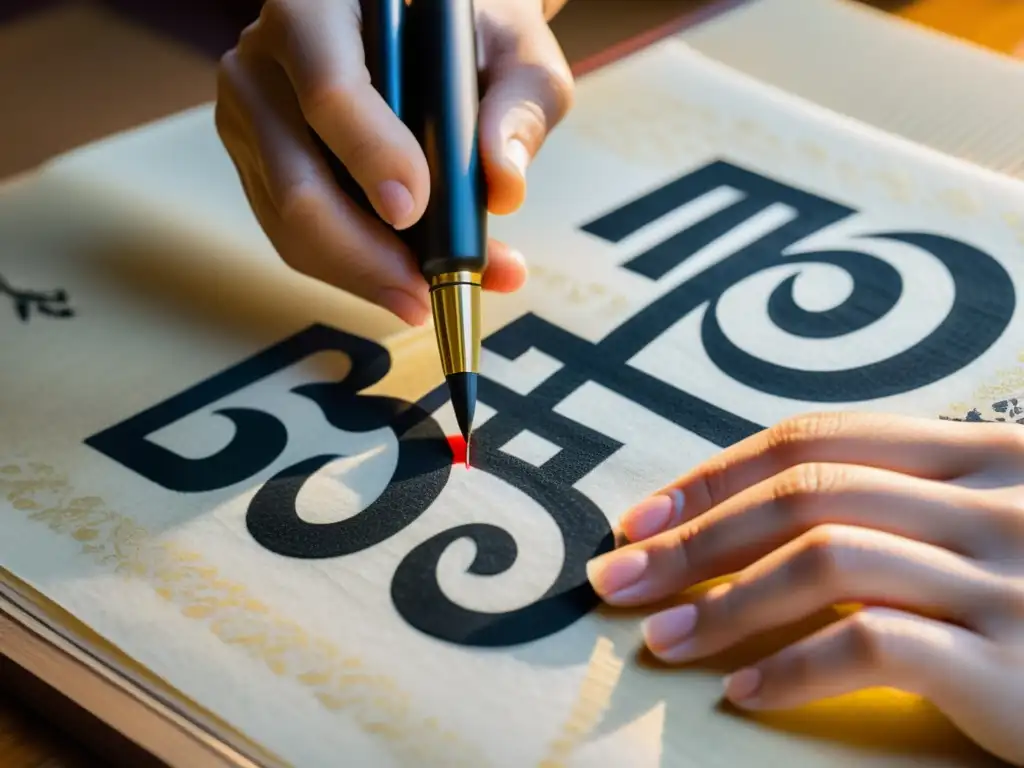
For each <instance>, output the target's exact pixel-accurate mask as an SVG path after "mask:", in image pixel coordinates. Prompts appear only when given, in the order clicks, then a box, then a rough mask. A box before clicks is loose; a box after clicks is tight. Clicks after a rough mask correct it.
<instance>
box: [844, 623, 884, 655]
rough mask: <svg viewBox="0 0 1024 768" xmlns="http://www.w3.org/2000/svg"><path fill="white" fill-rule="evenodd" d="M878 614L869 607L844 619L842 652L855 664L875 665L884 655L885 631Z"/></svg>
mask: <svg viewBox="0 0 1024 768" xmlns="http://www.w3.org/2000/svg"><path fill="white" fill-rule="evenodd" d="M882 624H883V622H882V620H881V618H880V616H879V614H878V613H877V612H875V611H873V610H872V609H870V608H865V609H863V610H860V611H857V613H855V614H853V615H852V616H850V617H849V619H847V621H846V627H845V631H844V632H843V638H842V639H843V649H842V650H843V653H844V655H845V656H846V657H847V658H849V659H852V660H853V661H854V662H855V663H856V664H858V665H860V666H864V667H870V666H876V665H879V664H880V663H881V662H882V659H883V658H884V657H885V631H884V628H883V626H882Z"/></svg>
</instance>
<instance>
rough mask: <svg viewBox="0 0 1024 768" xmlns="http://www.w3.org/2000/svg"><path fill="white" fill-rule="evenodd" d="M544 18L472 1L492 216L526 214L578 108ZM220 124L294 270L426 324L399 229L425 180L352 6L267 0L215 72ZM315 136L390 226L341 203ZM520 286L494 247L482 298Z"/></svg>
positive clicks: (423, 292) (520, 6) (531, 5)
mask: <svg viewBox="0 0 1024 768" xmlns="http://www.w3.org/2000/svg"><path fill="white" fill-rule="evenodd" d="M543 5H544V4H543V2H542V0H477V1H476V7H477V24H478V30H479V37H480V42H481V44H482V49H481V51H480V53H481V54H482V57H481V58H482V59H483V62H484V71H483V73H482V77H481V82H482V83H486V85H487V88H486V93H485V95H484V98H483V101H482V102H481V105H480V149H481V159H482V162H483V165H484V170H485V173H486V177H487V185H488V208H489V209H490V211H491V212H493V213H499V214H501V213H511V212H512V211H514V210H516V209H517V208H518V207H519V206H520V205H521V204H522V202H523V199H524V198H525V192H526V179H525V173H526V167H527V165H528V164H529V162H530V160H531V159H532V157H533V156H534V155H535V154H536V152H537V150H538V149H540V146H541V144H542V143H543V141H544V139H545V137H546V135H547V133H548V132H549V131H550V130H551V129H552V128H553V127H554V126H555V125H556V124H557V123H558V122H559V121H560V120H561V119H562V117H563V116H564V115H565V113H566V112H567V111H568V109H569V107H570V105H571V102H572V88H573V80H572V75H571V73H570V71H569V66H568V64H567V63H566V61H565V58H564V56H563V55H562V52H561V49H560V48H559V46H558V43H557V42H556V40H555V37H554V35H553V34H552V32H551V30H550V29H549V27H548V25H547V20H546V18H545V15H544V8H543ZM555 5H557V6H560V5H561V3H559V2H557V0H556V2H555ZM216 121H217V130H218V133H219V134H220V137H221V140H222V141H223V143H224V145H225V147H226V148H227V150H228V153H229V154H230V156H231V159H232V161H233V162H234V164H235V167H236V169H237V170H238V174H239V177H240V178H241V182H242V186H243V187H244V189H245V193H246V196H247V197H248V199H249V204H250V205H251V206H252V209H253V212H254V213H255V214H256V218H257V220H258V221H259V223H260V226H261V227H262V228H263V230H264V232H265V233H266V234H267V237H268V238H269V239H270V241H271V243H272V244H273V246H274V248H275V249H276V250H277V252H278V253H279V254H280V255H281V258H282V259H284V261H285V262H286V263H287V264H289V265H290V266H291V267H292V268H293V269H296V270H298V271H299V272H302V273H304V274H306V275H309V276H310V277H313V278H316V279H319V280H322V281H324V282H326V283H330V284H332V285H335V286H337V287H338V288H341V289H343V290H346V291H349V292H350V293H353V294H356V295H358V296H361V297H362V298H364V299H367V300H368V301H371V302H373V303H375V304H378V305H380V306H382V307H384V308H385V309H387V310H390V311H391V312H392V313H394V314H395V315H397V316H398V317H400V318H401V319H403V320H405V321H406V322H407V323H410V324H413V325H419V324H422V323H424V322H425V321H426V320H427V318H428V317H429V316H430V304H429V298H428V287H427V284H426V281H425V280H424V279H423V277H422V276H421V275H420V273H419V270H418V268H417V266H416V262H415V260H414V258H413V257H412V254H410V253H409V252H408V250H407V249H406V248H405V246H404V245H403V244H402V242H401V241H400V239H399V238H398V236H397V235H396V234H395V231H394V230H402V229H406V228H408V227H410V226H412V225H413V224H415V223H416V221H418V220H419V218H420V217H421V216H422V215H423V212H424V209H425V208H426V205H427V198H428V196H429V194H430V176H429V172H428V169H427V163H426V159H425V157H424V155H423V152H422V150H421V149H420V147H419V145H418V144H417V143H416V140H415V139H414V137H413V135H412V133H411V132H410V131H409V130H408V129H407V128H406V127H405V125H403V124H402V122H401V121H400V120H399V119H398V118H397V117H396V116H395V114H394V113H393V112H392V111H391V110H390V109H389V108H388V106H387V104H386V103H385V102H384V100H383V99H382V98H381V97H380V95H379V94H378V93H377V92H376V90H374V88H373V87H372V85H371V84H370V80H369V75H368V73H367V70H366V65H365V57H364V52H363V45H362V38H361V32H360V10H359V2H358V0H267V2H266V3H265V4H264V5H263V10H262V12H261V14H260V17H259V19H258V20H257V21H256V22H255V23H253V24H252V25H250V26H249V27H247V28H246V30H245V31H244V32H243V33H242V36H241V39H240V41H239V43H238V46H237V47H236V48H234V49H233V50H231V51H229V52H228V53H227V54H226V55H225V56H224V58H223V59H222V61H221V66H220V70H219V78H218V94H217V107H216ZM309 127H312V128H313V129H314V130H315V131H316V132H317V133H318V134H319V135H320V136H321V137H322V138H323V140H324V142H325V143H326V144H327V145H328V146H329V147H330V148H331V150H332V151H333V152H334V153H335V154H336V155H337V156H338V158H339V160H341V162H342V163H343V164H344V165H345V167H346V168H347V169H348V171H349V173H351V174H352V176H353V178H354V179H355V181H356V182H357V183H358V184H359V185H360V187H361V188H362V189H363V190H364V191H365V192H366V195H367V197H368V199H369V200H370V202H371V204H372V205H373V207H374V208H375V210H376V211H377V213H378V214H379V215H380V217H381V219H383V220H384V221H385V222H388V223H389V224H390V226H387V225H385V224H383V223H381V221H379V220H376V219H374V218H373V217H371V216H368V215H367V214H366V213H365V212H364V211H362V210H361V209H360V208H359V207H358V206H357V205H356V204H355V203H354V202H352V201H351V200H349V199H348V198H347V197H345V196H344V195H343V194H342V193H341V191H340V190H339V189H338V187H337V184H336V183H335V181H334V180H333V179H332V177H331V176H330V174H329V172H328V170H327V166H326V164H325V163H324V161H323V159H322V158H321V156H320V155H319V153H318V151H317V149H316V147H315V145H314V144H313V141H312V139H311V137H310V135H309V130H308V128H309ZM392 228H393V229H392ZM525 279H526V264H525V262H524V260H523V258H522V257H521V256H519V255H518V254H517V253H515V252H514V251H513V250H511V249H510V248H509V247H507V246H505V245H503V244H501V243H498V242H496V241H493V240H492V241H491V242H490V244H489V248H488V268H487V272H486V274H485V275H484V287H485V288H487V289H491V290H495V291H503V292H508V291H514V290H517V289H518V288H519V287H520V286H521V285H522V284H523V282H524V281H525Z"/></svg>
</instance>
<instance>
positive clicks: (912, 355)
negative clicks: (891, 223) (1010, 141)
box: [583, 161, 1016, 403]
mask: <svg viewBox="0 0 1024 768" xmlns="http://www.w3.org/2000/svg"><path fill="white" fill-rule="evenodd" d="M721 188H731V189H733V190H736V191H739V192H741V193H742V195H743V197H742V198H741V199H740V200H739V201H737V202H736V203H734V204H733V205H731V206H728V207H726V208H725V209H723V210H721V211H719V212H717V213H715V214H713V215H711V216H708V217H706V218H705V219H703V220H702V221H700V222H698V223H696V224H694V225H692V226H690V227H688V228H686V229H684V230H682V231H681V232H679V233H677V234H676V235H674V236H672V237H670V238H668V239H667V240H665V241H664V242H662V243H660V244H658V245H656V246H654V247H653V248H650V249H649V250H647V251H645V252H644V253H641V254H640V255H638V256H636V257H634V258H633V259H631V260H630V261H629V262H627V263H626V264H625V265H624V266H625V268H626V269H629V270H631V271H633V272H635V273H637V274H640V275H643V276H645V277H648V278H650V279H652V280H657V279H659V278H661V277H664V276H665V275H666V274H668V272H669V271H671V270H672V269H674V268H675V267H676V266H677V265H678V264H680V263H682V262H683V261H685V260H686V259H688V258H690V257H691V256H693V255H694V254H695V253H697V252H698V251H699V250H700V249H702V248H704V247H705V246H707V245H709V244H711V243H713V242H714V241H716V240H718V239H719V238H720V237H722V236H723V235H725V234H727V233H728V232H730V231H731V230H733V229H735V228H736V227H738V226H739V225H740V224H742V223H743V222H745V221H747V220H749V219H750V218H751V217H752V216H754V215H755V214H757V213H760V212H762V211H765V210H766V209H768V208H769V207H770V206H773V205H777V204H780V203H781V204H783V205H786V206H788V207H789V208H790V209H792V210H793V211H795V213H796V215H795V217H793V218H792V219H791V220H790V221H788V222H787V223H785V224H783V225H781V226H779V227H777V228H776V229H775V230H773V231H771V232H769V233H768V234H766V235H764V236H763V237H761V238H759V239H758V240H756V241H755V242H753V243H751V244H750V245H747V246H745V247H743V248H741V249H739V250H738V251H736V252H735V253H734V254H732V255H731V256H728V257H727V258H725V259H722V260H721V261H719V262H718V263H716V264H714V265H713V266H711V267H708V268H707V269H705V270H704V271H702V272H700V273H699V274H698V275H696V276H695V277H693V278H691V279H690V280H688V281H686V282H684V283H682V284H681V285H679V286H677V287H675V288H673V289H672V290H670V291H668V292H667V293H666V294H665V295H664V296H662V297H660V298H659V299H657V300H656V301H654V302H652V303H651V304H650V305H648V306H647V307H645V308H644V309H643V310H641V311H640V312H639V313H638V314H637V315H636V316H635V317H634V318H633V319H631V320H630V321H628V322H626V323H624V324H623V325H622V326H621V327H620V328H618V329H617V330H616V331H613V332H612V333H611V334H610V335H609V336H608V337H607V338H606V339H605V342H604V344H605V345H606V348H605V349H604V352H605V354H615V355H617V356H618V357H619V359H622V360H627V359H629V358H631V357H632V356H633V355H635V354H636V353H637V352H639V351H640V349H642V348H643V346H645V345H646V344H649V343H650V342H651V341H652V340H653V339H654V338H656V337H657V336H659V335H660V334H661V333H663V332H664V331H665V330H667V329H668V328H669V327H670V326H671V325H672V324H673V323H675V322H676V321H677V320H678V319H679V318H681V317H684V316H686V315H688V314H689V313H691V312H693V311H696V310H698V309H699V308H702V307H703V320H702V324H701V341H702V344H703V347H704V349H705V351H706V352H707V354H708V356H709V357H710V358H711V360H712V362H714V363H715V365H716V366H718V367H719V368H720V369H721V370H722V371H723V372H725V373H726V374H728V375H729V376H731V377H732V378H734V379H736V380H737V381H739V382H741V383H743V384H745V385H746V386H749V387H751V388H753V389H756V390H760V391H762V392H767V393H769V394H772V395H776V396H778V397H784V398H788V399H792V400H804V401H810V402H820V403H826V402H828V403H840V402H854V401H863V400H873V399H877V398H881V397H887V396H890V395H895V394H899V393H901V392H908V391H911V390H914V389H917V388H920V387H923V386H926V385H928V384H932V383H934V382H936V381H939V380H940V379H942V378H944V377H946V376H949V375H951V374H953V373H955V372H956V371H958V370H960V369H961V368H963V367H964V366H965V365H967V364H968V363H970V362H971V361H972V360H974V359H976V358H977V357H978V356H979V355H981V354H982V353H983V352H984V351H985V350H987V349H988V348H989V347H990V346H991V345H992V344H993V343H994V342H995V341H996V339H998V338H999V337H1000V336H1001V335H1002V333H1003V332H1004V331H1005V330H1006V328H1007V326H1008V325H1009V322H1010V319H1011V318H1012V316H1013V310H1014V307H1015V304H1016V296H1015V293H1014V289H1013V284H1012V281H1011V280H1010V278H1009V275H1008V273H1007V272H1006V270H1005V269H1004V268H1003V266H1002V265H1001V264H1000V263H999V262H998V261H996V260H995V259H993V258H992V257H991V256H990V255H989V254H987V253H984V252H983V251H980V250H978V249H977V248H974V247H972V246H970V245H967V244H965V243H962V242H959V241H957V240H954V239H952V238H950V237H946V236H943V235H938V234H932V233H924V232H880V233H872V234H869V235H864V236H863V237H862V238H861V239H863V240H867V239H875V240H882V241H889V242H898V243H904V244H907V245H911V246H915V247H917V248H919V249H921V250H922V251H924V252H927V253H929V254H931V255H932V256H933V257H934V258H935V259H937V260H938V261H939V263H941V264H942V266H943V267H945V269H946V270H947V271H948V272H949V274H950V276H951V277H952V279H953V284H954V288H955V298H954V302H953V306H952V308H951V309H950V310H949V313H948V314H947V315H946V317H945V318H943V320H942V322H941V323H939V325H938V327H936V328H935V329H934V330H933V331H932V332H931V333H930V334H929V335H928V336H927V337H926V338H924V339H921V340H920V341H918V342H917V343H916V344H914V345H913V346H911V347H910V348H909V349H906V350H904V351H902V352H900V353H898V354H895V355H893V356H892V357H889V358H887V359H884V360H882V361H880V362H877V363H872V364H870V365H865V366H861V367H858V368H852V369H846V370H838V371H820V370H814V371H808V370H799V369H795V368H788V367H785V366H781V365H776V364H773V363H770V362H768V361H765V360H762V359H759V358H757V357H755V356H753V355H751V354H749V353H748V352H746V351H744V350H742V349H740V348H739V347H738V346H736V345H735V344H733V342H732V341H731V340H730V339H729V338H728V337H727V336H726V334H725V333H724V331H723V330H722V328H721V326H720V325H719V324H718V319H717V313H718V309H719V307H718V305H719V301H720V299H721V297H722V295H723V294H724V293H725V291H726V290H727V289H729V288H730V287H732V286H734V285H736V284H737V283H739V282H740V281H742V280H744V279H746V278H747V277H750V276H752V275H754V274H756V273H758V272H760V271H763V270H765V269H768V268H771V267H776V266H779V265H786V264H806V265H810V264H830V265H833V266H836V267H839V268H840V269H843V270H845V271H846V272H847V274H848V275H849V276H850V278H851V279H852V281H853V290H852V291H851V292H850V294H849V295H848V296H847V297H846V299H845V300H844V301H843V302H842V303H841V304H840V305H839V306H836V307H833V308H831V309H827V310H825V311H822V312H812V311H808V310H805V309H803V308H802V307H800V306H799V305H798V304H797V303H796V301H795V299H794V297H793V286H794V283H795V281H796V277H797V276H792V277H790V278H788V279H786V280H784V281H783V282H782V283H781V284H780V285H779V286H777V287H776V289H775V290H774V291H773V292H772V294H771V297H770V300H769V304H768V315H769V318H770V319H771V321H772V322H773V323H774V324H775V325H777V326H778V327H779V328H781V329H782V330H783V331H786V332H788V333H790V334H792V335H794V336H798V337H804V338H817V339H836V338H840V337H842V336H845V335H846V334H849V333H853V332H854V331H857V330H860V329H862V328H866V327H867V326H869V325H871V324H872V323H875V322H876V321H878V320H879V319H881V318H882V317H883V316H884V315H885V314H886V313H888V312H889V311H891V310H892V309H893V307H894V306H895V305H896V302H897V301H898V300H899V298H900V296H901V294H902V292H903V284H902V278H901V276H900V273H899V272H898V271H897V270H896V269H895V268H894V267H893V266H891V265H890V264H888V263H886V262H885V261H883V260H882V259H880V258H878V257H876V256H873V255H870V254H867V253H863V252H860V251H852V250H850V251H847V250H842V251H820V252H801V253H798V254H793V255H790V254H787V249H789V248H790V247H791V246H794V245H795V244H797V243H798V242H799V241H801V240H803V239H804V238H806V237H808V236H810V235H812V234H814V233H816V232H819V231H821V230H823V229H824V228H826V227H828V226H831V225H833V224H835V223H837V222H839V221H841V220H843V219H846V218H848V217H850V216H852V215H854V214H855V213H856V212H855V211H854V210H853V209H852V208H848V207H846V206H844V205H840V204H838V203H835V202H832V201H830V200H827V199H825V198H823V197H820V196H818V195H814V194H812V193H810V192H805V191H803V190H800V189H797V188H795V187H792V186H788V185H785V184H782V183H779V182H777V181H773V180H772V179H768V178H765V177H763V176H760V175H758V174H756V173H753V172H751V171H748V170H745V169H743V168H740V167H738V166H736V165H733V164H731V163H726V162H721V161H717V162H713V163H710V164H709V165H707V166H705V167H703V168H701V169H699V170H697V171H695V172H693V173H690V174H687V175H686V176H683V177H682V178H680V179H677V180H676V181H673V182H670V183H669V184H666V185H664V186H662V187H660V188H658V189H656V190H654V191H652V192H650V193H648V194H646V195H644V196H642V197H640V198H639V199H637V200H635V201H633V202H631V203H629V204H627V205H625V206H623V207H621V208H619V209H617V210H615V211H612V212H610V213H608V214H606V215H604V216H601V217H600V218H598V219H596V220H595V221H592V222H590V223H588V224H586V225H585V226H584V227H583V229H584V231H586V232H588V233H590V234H592V235H595V236H597V237H600V238H602V239H603V240H606V241H608V242H613V243H616V242H620V241H622V240H624V239H625V238H626V237H627V236H628V235H630V234H631V233H633V232H635V231H636V230H638V229H640V228H641V227H643V226H646V225H647V224H650V223H651V222H653V221H654V220H656V219H657V218H660V217H661V216H664V215H665V214H667V213H669V212H671V211H673V210H675V209H677V208H679V207H681V206H683V205H686V204H688V203H690V202H693V201H695V200H697V199H699V198H700V197H702V196H704V195H706V194H708V193H711V192H714V191H715V190H718V189H721Z"/></svg>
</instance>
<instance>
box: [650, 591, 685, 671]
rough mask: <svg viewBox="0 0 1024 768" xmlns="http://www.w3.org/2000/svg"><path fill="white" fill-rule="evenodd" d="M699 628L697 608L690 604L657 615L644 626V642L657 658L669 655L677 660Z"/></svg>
mask: <svg viewBox="0 0 1024 768" xmlns="http://www.w3.org/2000/svg"><path fill="white" fill-rule="evenodd" d="M696 626H697V608H696V607H695V606H693V605H691V604H689V603H687V604H686V605H677V606H676V607H675V608H669V609H668V610H667V611H662V612H661V613H656V614H654V615H653V616H651V617H649V618H648V619H647V620H646V621H644V624H643V633H644V640H645V641H646V642H647V647H648V648H650V649H651V651H652V652H653V653H654V655H655V656H658V657H659V658H664V656H663V654H669V655H671V656H673V659H672V660H674V659H675V657H676V656H678V655H679V646H680V645H681V644H683V643H685V642H686V641H687V640H688V639H689V637H690V635H691V634H693V628H694V627H696Z"/></svg>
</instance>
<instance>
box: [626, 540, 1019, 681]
mask: <svg viewBox="0 0 1024 768" xmlns="http://www.w3.org/2000/svg"><path fill="white" fill-rule="evenodd" d="M1009 592H1010V588H1009V586H1007V584H1006V583H1005V582H1004V581H1003V580H1002V579H1000V578H998V577H996V576H994V575H992V574H990V573H988V572H986V571H985V570H983V569H982V568H981V567H980V566H978V565H976V564H973V563H971V562H970V561H968V560H966V559H964V558H962V557H960V556H959V555H955V554H953V553H951V552H948V551H946V550H943V549H940V548H938V547H934V546H931V545H930V544H923V543H921V542H918V541H912V540H910V539H905V538H903V537H901V536H894V535H892V534H888V533H882V532H880V531H873V530H869V529H866V528H853V527H848V526H822V527H821V528H816V529H814V530H813V531H810V532H808V533H806V534H804V535H803V536H801V537H799V538H797V539H795V540H794V541H792V542H790V543H789V544H787V545H786V546H784V547H781V548H780V549H778V550H776V551H775V552H773V553H771V554H770V555H768V556H767V557H765V558H763V559H762V560H759V561H758V562H757V563H754V564H753V565H752V566H750V567H749V568H747V569H745V570H743V571H742V572H741V573H740V574H739V575H738V576H737V578H736V579H735V580H734V581H732V582H730V583H726V584H721V585H719V586H717V587H715V588H713V589H711V590H710V591H709V592H708V593H707V594H706V595H704V596H703V597H701V598H698V599H697V600H696V601H694V602H693V603H692V604H687V605H682V606H678V607H675V608H671V609H669V610H667V611H663V612H661V613H658V614H655V615H654V616H651V617H650V618H649V619H648V621H647V623H646V625H645V628H644V636H645V638H646V640H647V645H648V647H649V648H650V649H651V651H652V652H653V653H654V654H655V655H656V656H658V657H659V658H661V659H662V660H664V661H668V662H673V663H678V662H684V661H691V660H693V659H697V658H703V657H706V656H710V655H712V654H715V653H718V652H720V651H723V650H725V649H726V648H730V647H732V646H733V645H736V644H737V643H739V642H741V641H743V640H746V639H748V638H750V637H753V636H755V635H759V634H761V633H763V632H766V631H768V630H771V629H775V628H778V627H782V626H786V625H789V624H793V623H796V622H797V621H800V620H802V619H805V618H807V617H809V616H812V615H813V614H815V613H816V612H818V611H821V610H823V609H825V608H828V607H830V606H832V605H835V604H838V603H866V604H869V605H879V604H881V605H886V606H893V607H901V608H906V609H909V610H911V611H914V612H917V613H924V614H928V615H933V616H939V617H942V618H944V619H950V620H953V621H956V622H959V623H962V624H965V625H968V626H972V627H973V628H975V629H978V630H980V631H986V630H987V629H989V626H990V625H992V620H993V618H994V615H993V611H992V606H993V605H997V604H999V602H1000V601H1002V602H1003V603H1004V604H1007V605H1008V602H1007V601H1006V600H1003V597H1004V595H1006V596H1008V595H1009Z"/></svg>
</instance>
